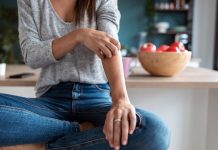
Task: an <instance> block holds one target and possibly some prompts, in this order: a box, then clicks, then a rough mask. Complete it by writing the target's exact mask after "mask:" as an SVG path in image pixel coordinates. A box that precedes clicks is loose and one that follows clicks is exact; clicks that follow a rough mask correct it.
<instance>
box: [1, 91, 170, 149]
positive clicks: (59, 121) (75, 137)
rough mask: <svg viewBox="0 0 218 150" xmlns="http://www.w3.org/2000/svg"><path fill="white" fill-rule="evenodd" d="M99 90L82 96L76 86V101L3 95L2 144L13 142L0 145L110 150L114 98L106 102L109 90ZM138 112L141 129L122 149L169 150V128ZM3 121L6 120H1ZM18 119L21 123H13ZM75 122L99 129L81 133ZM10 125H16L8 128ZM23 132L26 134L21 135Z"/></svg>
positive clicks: (48, 95)
mask: <svg viewBox="0 0 218 150" xmlns="http://www.w3.org/2000/svg"><path fill="white" fill-rule="evenodd" d="M97 88H98V91H95V90H96V89H94V91H93V89H92V90H91V91H90V87H89V88H88V92H84V91H82V93H81V92H80V91H78V90H76V89H75V87H73V88H72V93H68V94H69V95H70V94H71V95H73V94H75V95H80V97H78V99H75V98H76V97H74V99H64V98H61V97H59V98H58V99H55V98H54V97H52V96H51V91H50V92H47V93H48V94H47V95H46V94H45V95H43V96H42V97H40V98H36V99H33V98H24V97H18V96H13V95H6V94H0V119H1V122H0V129H2V128H3V127H4V129H5V130H4V133H3V130H0V132H2V133H1V134H0V141H1V138H2V139H3V138H4V141H5V142H7V138H6V137H9V138H10V139H14V140H12V141H8V143H2V144H1V143H0V146H5V145H9V144H12V145H13V144H30V143H38V142H40V143H41V142H44V143H49V144H48V149H55V148H58V149H60V150H61V149H63V147H65V148H66V147H68V149H69V150H70V149H75V148H76V149H83V150H86V149H87V150H91V149H96V150H97V149H111V148H110V147H109V144H108V143H107V140H106V139H105V137H104V134H103V132H102V127H103V125H104V120H105V117H106V114H107V112H108V111H109V110H110V108H111V104H112V103H111V99H107V96H108V95H109V93H108V92H109V89H107V88H105V89H100V91H99V87H97ZM101 88H104V87H101ZM74 89H75V90H74ZM56 90H57V88H56ZM86 90H87V88H86ZM102 90H103V91H102ZM93 92H96V93H98V94H97V96H96V97H97V98H94V97H95V96H94V97H93ZM101 92H104V93H103V94H102V95H103V97H102V98H101V97H100V95H101ZM89 93H92V96H91V97H88V94H89ZM56 95H57V93H56ZM68 98H69V97H68ZM136 112H137V114H138V115H137V116H140V119H139V117H137V118H138V121H139V120H140V127H137V129H136V131H135V133H134V134H133V135H130V136H129V144H128V146H125V147H121V148H122V149H126V150H129V149H131V148H132V149H133V148H134V149H136V146H137V145H140V149H141V150H143V149H148V148H150V149H149V150H152V146H153V149H155V150H166V147H167V146H168V143H169V141H168V140H169V131H168V128H167V127H166V125H165V124H164V123H163V122H162V121H161V120H160V119H159V118H158V117H157V116H155V115H153V114H152V113H149V112H146V111H144V110H141V109H136ZM10 115H11V116H10ZM6 116H10V117H6ZM16 117H17V118H16ZM3 118H4V119H5V120H4V121H2V119H3ZM11 119H12V120H11ZM15 120H16V121H17V122H19V123H17V122H14V121H15ZM73 121H76V122H85V121H90V122H92V123H94V124H95V125H96V126H97V127H96V128H95V129H91V130H89V131H85V132H78V124H77V123H75V122H73ZM7 123H8V124H13V125H12V126H9V127H8V128H5V126H6V124H7ZM16 123H17V124H16ZM22 126H23V127H22ZM18 128H19V130H18ZM13 129H16V130H15V131H19V132H18V133H16V134H14V133H13V134H12V133H10V130H11V131H14V130H13ZM23 132H24V133H25V134H22V133H23ZM10 134H11V135H10ZM19 134H22V135H20V136H22V137H23V139H22V140H21V141H19V142H23V143H16V140H17V139H16V138H13V137H16V136H18V135H19ZM1 135H7V136H4V137H3V136H1ZM18 138H20V137H18ZM40 138H41V139H40ZM34 140H35V141H34ZM49 141H50V142H49ZM51 141H52V142H51ZM143 146H144V147H143Z"/></svg>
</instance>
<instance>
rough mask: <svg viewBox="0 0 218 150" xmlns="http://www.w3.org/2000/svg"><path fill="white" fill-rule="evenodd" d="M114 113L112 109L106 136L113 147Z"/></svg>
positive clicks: (109, 114)
mask: <svg viewBox="0 0 218 150" xmlns="http://www.w3.org/2000/svg"><path fill="white" fill-rule="evenodd" d="M113 121H114V115H113V112H112V111H110V112H109V113H108V115H107V122H106V123H107V128H106V137H107V139H108V142H109V144H110V146H111V147H113V145H114V144H113V130H114V125H113V123H114V122H113Z"/></svg>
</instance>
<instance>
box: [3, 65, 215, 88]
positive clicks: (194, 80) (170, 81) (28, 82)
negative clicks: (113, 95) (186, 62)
mask: <svg viewBox="0 0 218 150" xmlns="http://www.w3.org/2000/svg"><path fill="white" fill-rule="evenodd" d="M23 72H30V73H34V76H31V77H28V78H24V79H9V78H8V77H9V76H10V75H13V74H18V73H23ZM39 74H40V70H39V69H37V70H32V69H30V68H29V67H27V66H25V65H7V72H6V76H1V77H0V86H34V85H35V83H36V81H37V79H38V77H39ZM126 85H127V87H128V88H153V87H154V88H218V72H217V71H213V70H209V69H204V68H191V67H187V68H186V69H185V70H184V71H183V72H181V73H180V74H178V75H177V76H174V77H155V76H150V75H149V74H148V73H147V72H146V71H144V70H143V69H142V68H140V67H138V68H135V69H133V71H132V74H131V75H130V76H129V77H128V78H127V79H126Z"/></svg>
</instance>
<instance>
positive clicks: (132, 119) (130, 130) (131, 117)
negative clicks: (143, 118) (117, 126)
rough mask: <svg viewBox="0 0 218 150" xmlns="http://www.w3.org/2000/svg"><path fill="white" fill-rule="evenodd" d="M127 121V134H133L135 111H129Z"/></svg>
mask: <svg viewBox="0 0 218 150" xmlns="http://www.w3.org/2000/svg"><path fill="white" fill-rule="evenodd" d="M129 120H130V127H129V133H130V134H133V132H134V130H135V126H136V115H135V109H134V108H132V109H130V112H129Z"/></svg>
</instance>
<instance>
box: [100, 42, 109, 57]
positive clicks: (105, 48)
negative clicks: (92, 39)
mask: <svg viewBox="0 0 218 150" xmlns="http://www.w3.org/2000/svg"><path fill="white" fill-rule="evenodd" d="M100 49H101V51H102V52H103V54H104V55H105V56H106V57H108V58H111V57H112V52H111V51H110V49H109V48H108V47H107V46H106V45H100Z"/></svg>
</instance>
